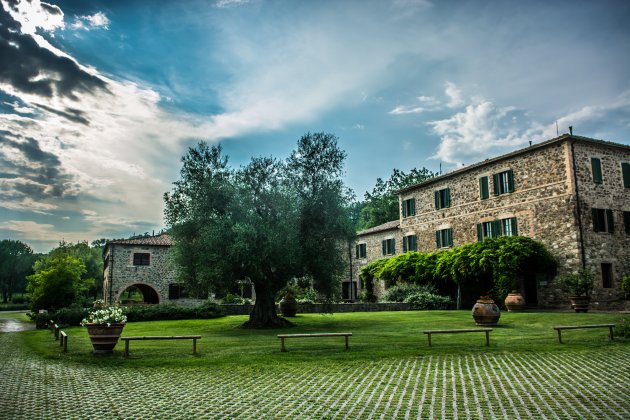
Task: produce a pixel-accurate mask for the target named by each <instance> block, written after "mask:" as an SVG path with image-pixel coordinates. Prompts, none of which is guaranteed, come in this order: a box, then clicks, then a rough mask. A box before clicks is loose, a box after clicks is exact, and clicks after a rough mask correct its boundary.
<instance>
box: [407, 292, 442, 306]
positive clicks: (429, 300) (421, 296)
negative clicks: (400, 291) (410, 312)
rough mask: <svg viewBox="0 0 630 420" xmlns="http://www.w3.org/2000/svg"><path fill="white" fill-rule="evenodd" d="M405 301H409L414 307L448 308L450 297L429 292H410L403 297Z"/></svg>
mask: <svg viewBox="0 0 630 420" xmlns="http://www.w3.org/2000/svg"><path fill="white" fill-rule="evenodd" d="M405 303H410V304H411V306H412V307H413V308H414V309H419V310H430V309H448V308H449V306H450V305H451V299H450V298H449V297H448V296H440V295H436V294H435V293H430V292H416V293H412V294H410V295H409V296H407V298H406V299H405Z"/></svg>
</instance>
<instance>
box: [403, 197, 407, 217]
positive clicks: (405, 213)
mask: <svg viewBox="0 0 630 420" xmlns="http://www.w3.org/2000/svg"><path fill="white" fill-rule="evenodd" d="M402 213H403V217H407V200H404V201H403V202H402Z"/></svg>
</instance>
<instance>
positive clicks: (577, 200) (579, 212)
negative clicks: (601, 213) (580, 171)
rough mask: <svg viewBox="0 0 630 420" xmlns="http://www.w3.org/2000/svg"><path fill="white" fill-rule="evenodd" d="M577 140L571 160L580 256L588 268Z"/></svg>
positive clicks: (583, 267)
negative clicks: (576, 151) (576, 158)
mask: <svg viewBox="0 0 630 420" xmlns="http://www.w3.org/2000/svg"><path fill="white" fill-rule="evenodd" d="M574 146H575V140H574V139H572V140H571V162H572V163H573V183H574V185H575V205H576V207H577V222H578V231H579V233H580V256H581V260H582V269H586V251H585V249H584V227H583V226H582V209H581V206H580V192H579V188H578V177H577V162H576V160H575V147H574Z"/></svg>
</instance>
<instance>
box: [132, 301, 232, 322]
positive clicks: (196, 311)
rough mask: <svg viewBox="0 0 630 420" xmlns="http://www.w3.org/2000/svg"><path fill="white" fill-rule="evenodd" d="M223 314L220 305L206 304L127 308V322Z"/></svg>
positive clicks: (194, 317)
mask: <svg viewBox="0 0 630 420" xmlns="http://www.w3.org/2000/svg"><path fill="white" fill-rule="evenodd" d="M224 315H225V313H224V312H223V309H221V306H220V305H217V304H216V303H214V302H210V301H208V302H206V303H204V304H203V305H200V306H193V307H186V306H176V305H170V304H166V305H146V306H144V305H143V306H129V307H127V322H141V321H164V320H173V319H211V318H220V317H222V316H224Z"/></svg>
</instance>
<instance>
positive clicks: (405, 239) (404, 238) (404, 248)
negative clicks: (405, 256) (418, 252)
mask: <svg viewBox="0 0 630 420" xmlns="http://www.w3.org/2000/svg"><path fill="white" fill-rule="evenodd" d="M403 252H407V236H403Z"/></svg>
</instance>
